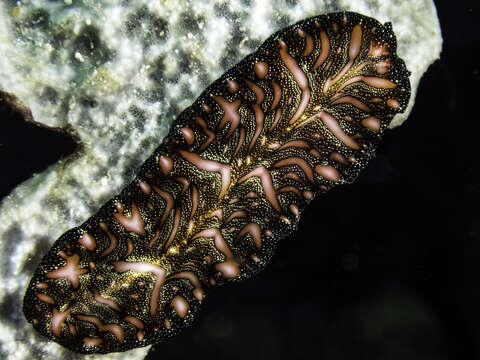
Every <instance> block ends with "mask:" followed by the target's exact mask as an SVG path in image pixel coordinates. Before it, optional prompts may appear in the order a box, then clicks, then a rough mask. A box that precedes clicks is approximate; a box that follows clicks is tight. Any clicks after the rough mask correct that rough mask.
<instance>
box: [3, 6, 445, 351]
mask: <svg viewBox="0 0 480 360" xmlns="http://www.w3.org/2000/svg"><path fill="white" fill-rule="evenodd" d="M48 4H51V3H48ZM355 4H356V5H355V6H356V8H352V7H350V6H348V4H335V5H332V4H331V3H330V5H326V6H325V7H323V8H319V6H318V4H316V5H314V4H313V3H309V2H303V1H302V2H297V3H296V5H289V4H284V3H280V2H279V3H278V4H277V3H276V2H272V3H270V2H262V5H261V6H260V5H256V4H253V5H252V6H253V10H252V9H249V7H248V6H247V5H245V3H244V2H232V3H228V4H225V3H224V2H222V3H220V2H219V3H212V2H209V3H208V4H207V3H200V2H195V3H192V4H184V3H180V4H179V5H178V3H177V2H175V3H174V2H172V3H170V2H166V3H165V5H163V6H165V7H166V8H164V9H148V8H147V6H146V5H145V6H143V7H142V6H141V5H137V4H135V5H134V6H132V7H130V8H128V9H127V8H122V9H120V8H116V7H115V6H113V5H112V6H109V5H108V4H104V5H103V6H100V5H92V4H91V3H88V4H86V5H82V6H79V5H75V6H72V7H69V6H65V8H66V9H67V11H66V12H61V11H58V10H57V9H53V10H52V11H50V10H49V9H48V8H47V5H46V4H43V3H40V2H39V3H37V4H36V7H39V8H43V9H47V10H45V13H46V14H49V11H50V14H49V17H48V21H33V20H29V18H28V17H29V14H30V13H31V12H32V8H31V6H32V5H22V6H20V7H15V8H4V9H2V14H4V15H5V14H9V15H11V16H2V19H1V22H2V27H4V28H5V29H7V31H2V32H1V36H2V41H1V43H0V46H1V47H2V53H5V54H10V56H8V57H4V58H2V64H1V67H0V71H2V87H3V88H4V90H6V91H9V92H12V93H15V94H16V95H18V96H19V97H20V98H21V99H22V100H23V101H24V102H25V103H26V104H27V105H28V106H30V107H31V109H32V111H33V114H34V116H35V118H36V120H37V121H42V122H45V123H47V124H49V125H53V126H63V125H65V124H66V123H67V122H68V123H71V124H72V126H74V127H75V129H76V130H77V132H78V133H79V135H80V137H81V138H82V141H83V143H84V144H85V153H84V155H83V156H82V155H80V156H78V157H77V158H76V161H75V162H70V163H61V164H58V165H56V166H54V167H52V168H51V169H50V171H48V172H46V173H43V174H41V175H37V176H36V177H34V178H33V179H31V180H30V181H28V182H26V183H25V184H24V185H23V186H22V187H19V188H18V189H17V190H16V191H15V192H14V193H13V194H12V195H11V196H10V197H9V198H7V199H5V200H4V202H3V204H2V210H1V215H0V216H1V217H2V225H1V226H2V228H1V232H2V247H3V248H2V249H3V251H5V252H8V253H10V254H12V256H11V257H10V258H8V259H5V258H4V259H2V262H3V263H2V269H3V270H2V271H4V273H3V274H4V278H6V279H9V281H6V282H4V283H2V288H1V289H0V296H1V297H2V299H3V303H8V304H14V303H17V304H18V305H19V304H20V301H21V295H22V294H23V289H24V287H25V285H26V281H27V279H28V278H29V276H30V274H31V273H32V271H33V268H34V266H35V265H36V264H37V263H38V260H39V256H40V255H41V253H45V252H46V250H47V249H48V247H49V244H50V243H51V242H52V241H53V240H54V239H55V238H56V237H57V236H58V235H60V234H61V233H62V232H63V231H64V230H66V229H67V228H68V227H71V226H73V225H75V224H78V223H80V222H82V221H83V220H85V219H86V218H87V217H88V215H89V214H91V213H92V212H93V211H94V210H96V209H98V207H99V205H100V204H102V203H103V202H104V201H105V200H106V199H107V198H108V197H110V196H111V195H112V194H114V193H117V192H119V190H120V189H121V187H122V186H123V185H125V184H126V183H127V182H128V181H129V180H131V179H132V174H133V173H134V171H135V169H137V168H138V164H140V163H141V162H143V161H144V159H145V158H146V156H147V155H148V154H149V153H150V152H151V151H152V150H153V148H154V147H155V146H156V145H157V144H158V142H159V137H161V135H162V131H163V132H165V130H166V129H167V128H168V126H169V123H170V121H171V119H172V118H173V116H174V115H176V114H178V113H179V110H181V109H183V108H184V107H185V106H187V105H189V104H190V102H191V101H192V100H193V98H195V97H196V96H197V95H198V94H199V93H200V91H201V90H202V89H203V88H204V87H205V85H207V84H208V82H210V81H211V80H213V79H214V78H216V77H217V76H218V75H219V74H220V73H221V72H222V71H223V70H225V69H226V68H228V67H230V66H231V65H233V64H235V63H236V62H237V61H238V60H239V59H240V58H241V57H242V56H243V55H245V54H246V53H249V52H251V51H252V50H254V49H255V48H256V46H258V44H259V43H260V42H261V41H263V39H264V38H265V37H266V36H267V35H268V34H270V33H271V32H273V30H275V29H278V28H280V27H282V26H285V25H288V24H289V23H292V22H294V21H295V20H299V19H301V18H304V17H306V16H308V15H315V14H317V13H322V12H327V11H332V10H338V9H340V8H342V9H343V6H345V7H346V8H347V9H354V10H358V11H361V12H363V13H365V14H367V15H372V16H374V17H377V18H378V19H379V20H380V21H382V22H383V21H392V22H393V26H394V30H395V32H396V33H397V34H398V37H399V54H400V55H401V56H402V57H403V58H404V59H405V60H406V62H407V67H408V68H409V70H411V71H412V73H413V74H412V84H413V86H414V87H415V84H416V82H418V79H419V78H420V76H421V73H422V72H423V71H424V69H425V68H426V66H427V64H428V63H429V62H430V61H431V60H433V59H434V58H435V57H436V56H438V49H439V48H440V36H439V32H438V23H437V20H436V16H435V9H434V7H433V5H432V4H431V3H429V2H417V1H415V2H413V1H412V2H411V3H408V2H402V3H401V4H396V3H395V2H393V3H392V4H385V3H382V5H381V6H380V7H379V6H377V5H378V4H373V5H372V2H369V4H370V6H367V5H362V4H361V3H359V2H358V1H357V2H355ZM50 6H52V5H50ZM56 6H58V5H56ZM62 6H63V5H62ZM362 6H364V7H363V8H362ZM273 9H275V10H273ZM422 13H423V14H425V16H422V17H419V20H418V21H415V20H414V19H416V18H417V16H418V15H419V14H422ZM62 14H64V15H62ZM65 14H66V15H65ZM102 14H103V15H102ZM132 14H136V15H135V16H130V15H132ZM152 14H153V15H152ZM155 14H162V15H161V16H159V15H156V16H155ZM182 14H183V15H182ZM185 14H186V15H185ZM409 14H410V16H409ZM412 14H414V15H415V16H413V15H412ZM40 15H41V14H40ZM102 16H103V18H102ZM129 16H130V17H129ZM43 17H45V15H43ZM192 17H194V18H195V17H197V19H194V20H192ZM12 18H15V19H17V20H16V21H17V24H16V26H11V25H10V24H9V22H11V21H12ZM41 18H42V16H37V17H36V19H41ZM198 18H200V20H199V19H198ZM102 19H109V20H110V21H102ZM160 19H163V22H162V21H160ZM253 19H261V22H260V23H255V21H254V20H253ZM420 19H421V20H420ZM396 20H397V21H396ZM29 21H30V22H29ZM62 21H63V22H64V25H65V26H66V27H67V28H69V29H71V30H70V31H72V32H73V33H74V34H76V36H73V37H72V38H73V39H76V42H75V43H69V40H65V39H62V38H61V36H59V35H58V34H57V36H56V35H55V31H53V32H52V31H51V30H52V29H54V30H55V29H59V28H60V25H59V23H60V22H62ZM257 21H258V20H257ZM89 22H90V25H88V23H89ZM126 24H128V25H126ZM13 28H15V29H16V30H12V29H13ZM140 28H141V29H142V30H139V29H140ZM8 29H10V30H8ZM42 29H43V30H42ZM82 29H83V30H82ZM95 29H100V30H95ZM161 29H164V30H163V31H164V33H163V35H164V37H162V35H161V34H162V30H161ZM222 30H224V32H222ZM63 31H65V29H63V30H62V31H58V33H62V32H63ZM152 33H153V34H158V36H156V37H155V36H153V37H152ZM189 34H190V35H189ZM114 35H115V36H114ZM122 37H123V40H125V39H131V40H130V42H125V41H121V40H122ZM245 39H247V40H246V41H243V42H242V40H245ZM13 43H15V44H16V46H15V47H13V46H12V44H13ZM427 44H428V45H427ZM40 45H41V46H40ZM59 45H63V46H64V48H65V50H56V49H60V47H61V46H59ZM240 45H242V46H240ZM129 46H131V47H129ZM135 47H136V49H137V50H138V51H134V50H132V49H135ZM426 49H427V50H428V52H427V53H422V51H423V50H426ZM432 49H433V50H432ZM223 50H233V52H229V53H226V52H225V53H224V51H223ZM403 52H405V53H403ZM132 54H137V55H138V57H140V59H137V57H135V56H132ZM32 55H34V56H35V61H32ZM127 59H128V61H127ZM417 60H419V61H417ZM135 61H137V62H135ZM409 62H411V64H412V66H410V64H409ZM219 64H220V66H219ZM142 65H143V66H142ZM417 66H419V67H417ZM213 69H214V70H213ZM187 95H190V96H187ZM158 119H161V120H166V121H159V120H158ZM162 129H163V130H162ZM112 165H115V166H112ZM59 174H61V175H62V176H61V177H59ZM68 209H70V210H68ZM33 215H34V216H33ZM47 234H48V238H47ZM47 239H48V240H47ZM34 254H35V257H34V258H33V259H32V256H33V255H34ZM37 254H38V255H37ZM27 260H31V261H27ZM12 307H13V309H18V310H19V308H20V306H18V307H16V306H13V305H12ZM11 314H12V315H11V316H12V318H11V319H12V320H13V321H14V323H16V324H21V323H22V322H23V319H22V317H21V314H20V312H15V311H12V312H11ZM2 326H5V329H2V330H4V331H3V332H4V333H5V334H7V335H5V336H4V337H3V339H2V342H3V344H4V345H3V346H2V351H4V352H5V354H6V355H7V356H8V355H12V356H13V354H18V355H17V356H18V358H21V356H26V358H31V357H32V355H28V354H30V351H31V350H28V351H27V350H25V349H35V350H34V352H36V353H44V352H47V353H50V354H55V351H61V350H59V349H58V347H55V345H52V344H48V345H44V343H42V340H40V339H36V338H35V336H34V335H33V334H32V333H31V332H30V330H29V328H28V327H24V326H18V325H17V326H16V328H15V330H13V329H12V328H10V327H9V323H8V321H7V320H5V321H4V322H3V323H2ZM24 329H25V330H24ZM24 331H26V332H24ZM15 338H22V339H24V341H25V343H19V342H15V340H14V339H15ZM31 343H34V346H32V345H30V344H31ZM44 346H47V350H41V351H39V350H38V349H40V348H41V349H43V348H44ZM22 351H23V355H20V353H21V352H22ZM51 356H53V358H57V357H59V356H60V355H58V354H57V355H51Z"/></svg>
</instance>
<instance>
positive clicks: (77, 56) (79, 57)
mask: <svg viewBox="0 0 480 360" xmlns="http://www.w3.org/2000/svg"><path fill="white" fill-rule="evenodd" d="M75 59H77V60H78V61H80V62H82V63H83V62H84V61H85V59H84V58H83V55H82V54H80V52H78V51H76V52H75Z"/></svg>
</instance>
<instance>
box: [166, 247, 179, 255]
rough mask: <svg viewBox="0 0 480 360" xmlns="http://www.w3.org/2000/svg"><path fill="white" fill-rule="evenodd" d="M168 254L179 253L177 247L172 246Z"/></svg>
mask: <svg viewBox="0 0 480 360" xmlns="http://www.w3.org/2000/svg"><path fill="white" fill-rule="evenodd" d="M168 253H169V254H177V253H178V250H177V248H176V247H174V246H172V247H170V248H169V249H168Z"/></svg>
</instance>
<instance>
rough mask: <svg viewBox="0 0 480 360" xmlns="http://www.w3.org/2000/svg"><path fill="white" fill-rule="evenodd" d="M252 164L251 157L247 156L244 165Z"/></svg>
mask: <svg viewBox="0 0 480 360" xmlns="http://www.w3.org/2000/svg"><path fill="white" fill-rule="evenodd" d="M251 163H252V157H251V156H250V155H247V157H246V158H245V164H247V165H250V164H251Z"/></svg>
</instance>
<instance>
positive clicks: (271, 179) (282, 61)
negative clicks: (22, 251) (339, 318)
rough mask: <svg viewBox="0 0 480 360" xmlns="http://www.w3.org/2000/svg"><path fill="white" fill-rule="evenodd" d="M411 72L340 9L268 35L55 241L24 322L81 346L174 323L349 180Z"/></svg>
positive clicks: (253, 269)
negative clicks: (112, 191)
mask: <svg viewBox="0 0 480 360" xmlns="http://www.w3.org/2000/svg"><path fill="white" fill-rule="evenodd" d="M408 75H409V73H408V71H407V70H406V68H405V65H404V63H403V61H402V60H401V59H399V58H398V57H397V56H396V40H395V36H394V34H393V32H392V28H391V25H390V24H389V23H387V24H384V25H382V24H380V23H379V22H378V21H376V20H375V19H372V18H368V17H365V16H362V15H359V14H355V13H348V12H347V13H345V12H342V13H335V14H328V15H321V16H317V17H314V18H310V19H307V20H304V21H301V22H299V23H297V24H295V25H292V26H290V27H287V28H285V29H283V30H281V31H279V32H277V33H275V34H273V35H272V36H271V37H270V38H269V39H267V40H266V41H265V43H264V44H263V45H262V46H260V48H259V49H258V50H257V51H256V52H254V53H253V54H251V55H249V56H248V57H246V58H245V59H244V60H243V61H241V62H240V63H239V64H238V65H236V66H235V67H234V68H232V69H230V70H229V71H227V72H226V73H225V74H224V75H223V76H222V77H221V78H220V79H218V80H217V81H215V82H214V83H213V84H212V85H211V86H209V87H208V88H207V89H206V90H205V91H204V92H203V93H202V94H201V96H200V97H199V98H198V99H197V100H196V101H195V102H194V103H193V105H191V106H190V107H189V108H187V109H186V110H185V111H184V112H182V113H181V114H180V115H179V117H178V118H177V119H176V121H175V122H174V123H173V125H172V127H171V130H170V132H169V134H168V136H167V137H166V138H165V139H164V141H163V142H162V144H161V145H160V146H159V147H158V148H157V150H156V151H155V152H154V153H153V154H152V156H151V157H150V158H148V159H147V161H146V162H145V164H144V165H143V166H142V167H141V170H140V171H139V173H138V175H137V177H136V178H135V180H134V181H133V182H132V183H131V184H130V185H128V186H127V187H126V188H125V190H124V191H123V192H122V193H121V194H119V195H118V196H116V197H114V198H113V199H111V200H110V201H109V202H107V203H106V204H105V205H104V206H103V207H102V208H101V209H100V211H99V212H98V213H97V214H95V215H94V216H92V217H91V218H90V219H88V220H87V221H86V222H85V223H83V224H82V225H80V226H79V227H77V228H74V229H71V230H69V231H68V232H66V233H65V234H64V235H62V236H61V237H60V238H59V239H58V240H57V241H56V242H55V244H54V245H53V247H52V248H51V249H50V251H49V252H48V254H47V255H45V257H44V258H43V260H42V262H41V264H40V266H39V267H38V268H37V270H36V272H35V274H34V277H33V278H32V280H31V282H30V285H29V287H28V289H27V292H26V295H25V299H24V313H25V315H26V317H27V319H28V321H30V322H31V323H32V324H33V326H34V327H35V328H36V329H37V330H38V331H39V332H40V333H42V334H43V335H45V336H47V337H49V338H51V339H53V340H55V341H57V342H59V343H60V344H62V345H64V346H66V347H68V348H70V349H72V350H74V351H78V352H82V353H93V352H99V353H107V352H113V351H124V350H128V349H131V348H134V347H139V346H145V345H148V344H152V343H158V342H160V341H162V340H163V339H165V338H167V337H169V336H172V335H174V334H176V333H177V332H178V331H179V330H180V329H182V328H183V327H185V326H186V325H188V324H189V323H191V322H192V320H193V318H194V316H195V315H196V313H197V312H198V310H199V309H200V306H201V304H202V302H203V301H204V299H205V295H206V293H207V291H208V289H209V288H211V287H215V286H217V285H219V284H221V283H223V282H226V281H239V280H243V279H246V278H249V277H251V276H253V275H255V274H256V273H258V272H259V271H261V270H262V269H263V268H264V267H265V265H266V264H267V263H268V262H269V260H270V258H271V257H272V255H273V252H274V249H275V247H276V245H277V243H278V242H279V240H281V239H282V238H284V237H286V236H287V235H288V234H290V233H291V232H292V231H293V230H294V229H295V228H296V226H297V224H298V221H299V216H300V214H301V213H302V211H303V210H304V209H305V207H306V206H307V204H308V203H309V202H311V201H312V199H313V198H314V197H315V196H317V195H319V194H321V193H324V192H326V191H328V190H329V189H331V188H332V187H334V186H336V185H339V184H345V183H349V182H352V181H353V180H354V179H355V178H356V177H357V176H358V173H359V172H360V171H361V169H362V168H364V167H365V165H366V163H367V162H368V160H369V159H370V158H372V156H373V155H374V151H375V149H376V147H377V145H378V142H379V140H380V138H381V136H382V134H383V133H384V131H385V129H386V127H387V126H388V124H389V122H390V121H391V119H392V118H393V116H394V115H395V114H396V113H398V112H401V111H403V110H404V109H405V107H406V105H407V102H408V99H409V96H410V84H409V80H408Z"/></svg>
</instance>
